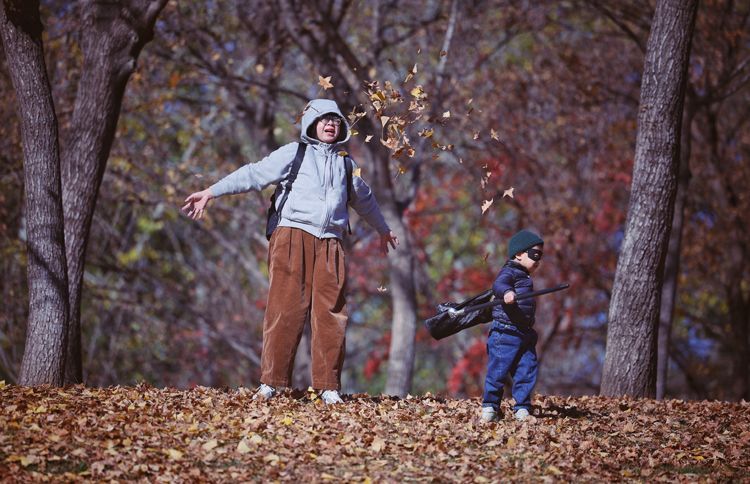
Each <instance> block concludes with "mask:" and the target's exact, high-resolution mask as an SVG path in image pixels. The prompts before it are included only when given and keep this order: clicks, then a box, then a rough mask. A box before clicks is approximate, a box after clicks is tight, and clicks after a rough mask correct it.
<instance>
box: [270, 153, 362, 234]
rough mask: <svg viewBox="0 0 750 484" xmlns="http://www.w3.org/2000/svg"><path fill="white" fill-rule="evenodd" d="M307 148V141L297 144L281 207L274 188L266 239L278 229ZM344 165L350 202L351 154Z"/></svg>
mask: <svg viewBox="0 0 750 484" xmlns="http://www.w3.org/2000/svg"><path fill="white" fill-rule="evenodd" d="M306 149H307V143H298V144H297V154H295V155H294V161H293V162H292V169H291V171H290V172H289V176H288V177H287V180H288V183H287V184H286V189H285V190H284V195H283V196H282V198H281V202H279V208H278V209H277V208H276V193H277V192H278V189H277V190H274V192H273V195H271V205H270V206H269V207H268V211H267V213H266V239H267V240H271V235H273V231H274V230H276V227H277V226H278V225H279V221H280V220H281V211H282V210H283V209H284V204H285V203H286V199H287V197H289V192H290V191H291V190H292V183H294V180H295V179H296V178H297V174H298V173H299V167H300V165H302V160H303V159H304V158H305V150H306ZM344 165H345V167H346V203H347V204H348V203H349V200H351V199H352V189H353V187H352V183H353V182H352V176H353V169H352V160H351V159H350V158H349V156H344ZM349 233H350V234H351V233H352V228H351V226H350V227H349Z"/></svg>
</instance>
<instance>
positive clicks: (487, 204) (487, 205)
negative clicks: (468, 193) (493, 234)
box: [482, 198, 495, 215]
mask: <svg viewBox="0 0 750 484" xmlns="http://www.w3.org/2000/svg"><path fill="white" fill-rule="evenodd" d="M493 201H495V199H494V198H491V199H489V200H485V201H484V202H483V203H482V215H484V212H486V211H487V210H488V209H489V208H490V207H491V206H492V202H493Z"/></svg>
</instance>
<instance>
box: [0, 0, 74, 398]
mask: <svg viewBox="0 0 750 484" xmlns="http://www.w3.org/2000/svg"><path fill="white" fill-rule="evenodd" d="M0 33H1V34H2V40H3V46H4V48H5V55H6V58H7V60H8V68H9V71H10V75H11V78H12V80H13V87H14V88H15V91H16V98H17V103H18V116H19V118H20V120H21V134H22V139H23V153H24V182H25V194H26V198H25V205H26V214H25V215H26V227H27V239H28V240H27V253H28V258H29V259H28V269H27V270H28V281H29V318H28V325H27V329H26V346H25V348H24V354H23V361H22V363H21V374H20V378H19V383H20V384H21V385H41V384H50V385H61V384H62V383H63V377H64V372H65V366H64V365H65V343H66V333H67V318H68V287H67V279H66V264H65V241H64V231H63V211H62V205H61V193H60V191H61V189H60V152H59V147H58V137H57V117H56V115H55V108H54V105H53V102H52V93H51V89H50V85H49V79H48V78H47V71H46V67H45V62H44V50H43V47H42V24H41V21H40V18H39V2H38V1H31V0H16V1H10V0H4V1H3V2H2V4H1V5H0Z"/></svg>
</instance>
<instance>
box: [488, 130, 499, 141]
mask: <svg viewBox="0 0 750 484" xmlns="http://www.w3.org/2000/svg"><path fill="white" fill-rule="evenodd" d="M490 138H492V139H494V140H496V141H500V135H499V134H498V133H497V131H495V130H494V129H490Z"/></svg>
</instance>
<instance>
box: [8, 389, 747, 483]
mask: <svg viewBox="0 0 750 484" xmlns="http://www.w3.org/2000/svg"><path fill="white" fill-rule="evenodd" d="M252 394H253V392H252V391H251V390H249V389H244V388H240V389H231V390H230V389H215V388H204V387H198V388H195V389H192V390H175V389H158V388H153V387H149V386H147V385H139V386H137V387H113V388H86V387H82V386H75V387H69V388H65V389H55V388H26V387H18V386H14V385H5V384H4V383H2V382H0V481H6V480H9V481H13V482H24V481H34V482H38V481H44V480H52V481H77V480H85V481H90V480H95V481H103V480H107V481H109V480H117V481H131V480H142V481H159V480H165V481H190V482H195V481H222V482H223V481H230V482H231V481H247V480H262V481H268V480H293V481H301V480H305V481H314V482H320V481H327V480H334V481H354V482H371V481H387V482H388V481H390V482H397V481H404V480H409V481H414V480H420V481H422V480H424V481H432V480H435V481H461V482H489V481H493V482H495V481H499V480H503V481H508V480H510V481H539V480H551V481H569V480H576V481H579V480H584V481H613V480H614V481H623V480H624V481H630V480H636V481H649V482H652V481H670V482H671V481H690V482H694V481H730V480H731V481H746V482H750V404H749V403H747V402H743V403H726V402H706V401H699V402H685V401H680V400H667V401H654V400H646V399H609V398H602V397H576V398H573V397H555V396H537V397H536V398H535V400H534V404H535V405H536V409H535V411H534V414H535V416H534V417H532V418H529V419H528V420H527V421H525V422H516V421H515V420H514V419H513V418H512V415H511V413H510V407H509V406H508V403H507V402H506V403H505V406H504V410H505V416H504V418H503V419H502V420H501V421H499V422H495V423H490V424H486V423H482V422H480V421H479V418H478V416H479V407H480V404H479V401H478V400H477V399H464V400H461V399H446V398H439V397H434V396H431V395H429V394H428V395H425V396H421V397H408V398H406V399H396V398H390V397H372V396H369V395H350V396H346V397H345V403H344V404H343V405H333V406H326V405H325V404H323V403H322V402H321V401H320V399H319V398H318V397H317V395H316V394H315V393H312V392H309V393H308V392H294V393H291V392H287V393H285V394H282V395H280V396H279V397H277V398H276V399H274V400H271V401H269V402H265V401H264V402H256V401H253V400H252Z"/></svg>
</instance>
